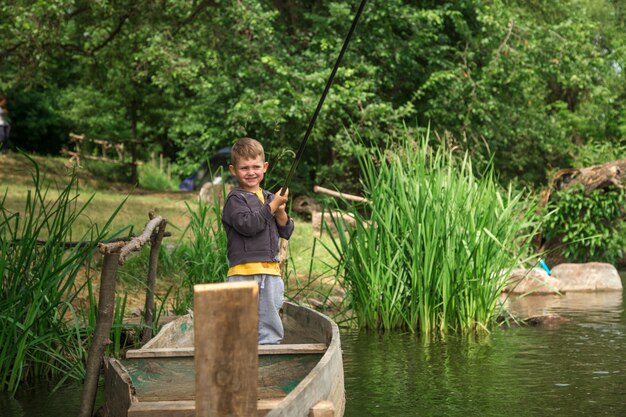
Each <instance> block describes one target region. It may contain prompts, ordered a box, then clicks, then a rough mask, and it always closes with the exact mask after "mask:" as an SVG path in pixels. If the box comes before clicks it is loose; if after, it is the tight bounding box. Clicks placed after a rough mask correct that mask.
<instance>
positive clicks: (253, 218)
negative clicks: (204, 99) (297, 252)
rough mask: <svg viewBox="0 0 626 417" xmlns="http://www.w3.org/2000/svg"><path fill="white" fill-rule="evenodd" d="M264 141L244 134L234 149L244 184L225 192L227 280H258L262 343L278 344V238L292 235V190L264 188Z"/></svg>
mask: <svg viewBox="0 0 626 417" xmlns="http://www.w3.org/2000/svg"><path fill="white" fill-rule="evenodd" d="M267 167H268V163H267V162H265V152H264V150H263V146H262V145H261V143H259V142H258V141H257V140H255V139H251V138H243V139H239V140H238V141H237V143H236V144H235V145H233V147H232V149H231V165H230V166H229V167H228V168H229V170H230V172H231V173H232V174H233V175H234V176H235V177H236V178H237V180H238V182H239V187H238V188H234V189H233V190H232V191H231V192H230V193H229V194H228V197H227V198H226V203H225V204H224V210H223V212H222V224H223V225H224V229H225V230H226V236H227V239H228V266H229V269H228V274H227V275H228V281H229V282H237V281H256V282H257V283H258V285H259V344H261V345H266V344H278V343H280V342H281V341H282V339H283V336H284V329H283V324H282V322H281V320H280V314H279V313H280V308H281V307H282V304H283V297H284V291H285V286H284V283H283V280H282V277H281V274H280V267H279V259H278V250H279V245H278V238H279V237H282V238H283V239H289V237H291V234H292V233H293V229H294V223H293V220H292V219H291V218H290V217H289V216H288V215H287V212H286V211H285V204H286V203H287V200H288V197H289V193H288V192H287V191H286V192H285V195H284V196H283V195H280V194H281V190H279V191H278V192H277V193H276V194H272V193H270V192H269V191H266V190H264V189H262V188H261V181H263V177H264V174H265V172H266V171H267Z"/></svg>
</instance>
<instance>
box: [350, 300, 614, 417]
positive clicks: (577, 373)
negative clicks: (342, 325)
mask: <svg viewBox="0 0 626 417" xmlns="http://www.w3.org/2000/svg"><path fill="white" fill-rule="evenodd" d="M622 299H623V295H622V293H620V292H617V293H616V292H612V293H590V294H573V293H572V294H567V295H565V296H563V297H557V296H541V297H532V298H527V299H524V300H523V301H520V302H518V303H515V304H514V305H512V306H511V308H512V309H514V310H516V311H519V312H522V311H523V312H526V313H535V314H548V313H557V314H559V315H561V316H562V317H564V318H567V319H569V321H567V322H565V323H562V324H554V325H550V326H543V327H515V328H510V329H508V330H496V331H493V332H492V333H491V334H489V335H486V336H484V337H476V336H468V337H459V336H448V337H445V338H440V339H432V340H426V339H424V338H418V337H416V336H415V335H412V334H408V333H407V334H399V333H393V334H386V335H381V334H373V333H347V334H344V335H343V338H342V347H343V349H344V370H345V385H346V395H347V402H346V412H345V417H357V416H358V417H362V416H396V417H401V416H462V417H470V416H501V415H510V416H625V415H626V395H625V394H626V314H625V313H624V309H623V302H622Z"/></svg>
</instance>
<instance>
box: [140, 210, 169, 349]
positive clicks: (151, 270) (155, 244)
mask: <svg viewBox="0 0 626 417" xmlns="http://www.w3.org/2000/svg"><path fill="white" fill-rule="evenodd" d="M165 226H167V220H162V221H161V223H160V224H159V230H158V232H157V233H156V235H154V236H152V238H151V240H152V246H151V247H150V262H149V264H148V284H147V286H146V304H145V306H144V310H143V311H144V324H145V326H146V327H144V329H143V332H142V334H141V344H142V345H145V344H146V343H148V341H149V340H150V339H152V324H153V321H154V291H155V287H156V276H157V264H158V262H159V250H160V249H161V242H162V241H163V235H164V233H165Z"/></svg>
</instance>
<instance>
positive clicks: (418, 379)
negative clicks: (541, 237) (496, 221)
mask: <svg viewBox="0 0 626 417" xmlns="http://www.w3.org/2000/svg"><path fill="white" fill-rule="evenodd" d="M622 281H624V275H622ZM623 298H624V296H623V293H621V292H605V293H570V294H566V295H564V296H533V297H527V298H524V299H522V300H518V301H516V302H514V303H512V304H511V309H512V310H513V311H515V312H517V313H518V314H519V315H520V316H522V317H527V316H531V315H534V314H549V313H555V314H559V315H560V316H562V317H564V318H566V319H567V320H568V321H565V322H563V323H560V324H554V325H549V326H542V327H512V328H509V329H506V330H504V329H497V330H495V331H493V332H492V333H491V334H488V335H484V336H448V337H445V338H433V339H430V340H428V339H426V338H424V337H417V336H416V335H413V334H410V333H391V334H377V333H364V332H360V333H343V334H342V347H343V351H344V370H345V386H346V396H347V403H346V412H345V417H365V416H387V417H403V416H451V417H454V416H459V417H473V416H481V417H482V416H502V415H508V416H542V417H543V416H626V312H625V311H624V305H623ZM81 390H82V386H81V385H80V384H69V385H66V386H64V387H62V388H61V389H60V390H58V391H57V392H56V393H54V394H52V395H50V394H49V387H46V386H39V387H35V388H30V389H25V390H22V391H20V393H19V394H18V396H17V397H16V398H14V399H12V398H9V397H8V396H7V395H6V394H4V393H0V416H2V417H40V416H41V417H44V416H46V417H57V416H58V417H65V416H74V415H77V413H78V410H79V405H80V393H81ZM103 400H104V398H103V395H102V392H100V393H99V395H98V399H97V403H98V404H101V403H102V402H103Z"/></svg>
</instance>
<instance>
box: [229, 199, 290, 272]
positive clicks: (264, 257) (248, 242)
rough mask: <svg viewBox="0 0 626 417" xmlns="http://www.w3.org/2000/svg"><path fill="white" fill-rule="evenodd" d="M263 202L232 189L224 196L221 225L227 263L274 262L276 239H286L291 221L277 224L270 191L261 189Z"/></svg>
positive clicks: (275, 259)
mask: <svg viewBox="0 0 626 417" xmlns="http://www.w3.org/2000/svg"><path fill="white" fill-rule="evenodd" d="M263 197H264V198H265V204H264V203H261V200H259V197H257V195H256V194H254V193H253V192H250V191H244V190H242V189H241V188H235V189H233V190H232V191H231V192H230V193H229V194H228V197H227V198H226V203H224V210H223V211H222V224H223V225H224V229H225V230H226V236H227V238H228V265H229V266H230V267H232V266H235V265H239V264H243V263H249V262H278V238H279V237H282V238H283V239H289V237H291V234H292V233H293V229H294V224H293V220H292V219H291V218H289V220H288V221H287V224H286V225H284V226H280V225H278V223H277V222H276V219H275V218H274V216H273V215H272V212H271V210H270V207H269V203H270V202H271V201H272V200H273V199H274V194H272V193H270V192H268V191H265V190H263Z"/></svg>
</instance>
